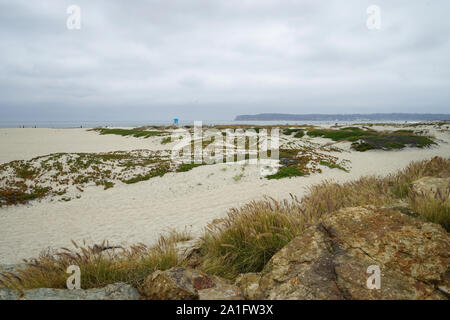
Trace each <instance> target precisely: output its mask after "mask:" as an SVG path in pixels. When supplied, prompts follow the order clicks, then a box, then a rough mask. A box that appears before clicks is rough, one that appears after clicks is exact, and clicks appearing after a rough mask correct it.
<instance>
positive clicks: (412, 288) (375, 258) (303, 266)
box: [241, 207, 450, 299]
mask: <svg viewBox="0 0 450 320" xmlns="http://www.w3.org/2000/svg"><path fill="white" fill-rule="evenodd" d="M449 254H450V237H449V234H448V233H447V232H446V231H445V230H444V229H443V228H442V227H441V226H439V225H437V224H433V223H427V222H424V221H421V220H419V219H415V218H413V217H410V216H408V215H405V214H402V213H400V212H398V211H394V210H391V209H386V208H384V209H380V208H374V207H355V208H345V209H342V210H339V211H337V212H335V213H333V214H331V215H330V216H328V217H327V218H325V219H324V221H323V222H322V223H321V224H319V225H316V226H313V227H310V228H309V229H307V230H306V231H305V232H304V233H303V234H302V235H301V236H299V237H297V238H295V239H294V240H292V241H291V242H290V243H289V244H288V245H287V246H285V247H284V248H283V249H281V250H280V251H279V252H278V253H276V254H275V255H274V256H273V257H272V259H271V260H270V261H269V263H268V264H267V265H266V267H265V268H264V270H263V271H262V272H261V276H260V278H259V279H256V281H257V282H256V286H257V288H256V289H255V278H252V279H253V280H252V281H247V282H244V283H248V284H249V285H251V286H253V288H248V287H247V288H246V287H245V285H244V286H243V287H242V286H241V289H242V290H243V291H244V292H248V290H249V289H251V290H250V292H253V293H252V294H251V298H254V299H447V298H448V297H449V287H450V286H449V283H450V270H449V265H450V258H449ZM370 266H372V267H371V268H373V266H376V267H378V268H379V269H380V271H381V277H380V280H381V286H380V289H376V288H375V289H374V288H372V289H369V287H368V285H369V284H370V283H368V278H369V277H371V275H372V272H373V269H372V270H371V269H369V270H368V268H369V267H370ZM368 271H370V273H368ZM370 282H371V283H372V280H370Z"/></svg>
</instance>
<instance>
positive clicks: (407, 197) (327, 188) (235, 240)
mask: <svg viewBox="0 0 450 320" xmlns="http://www.w3.org/2000/svg"><path fill="white" fill-rule="evenodd" d="M449 170H450V158H449V159H442V158H439V157H435V158H433V159H432V160H429V161H420V162H414V163H411V164H410V165H409V166H408V167H407V168H406V169H404V170H402V171H400V172H398V173H396V174H393V175H390V176H388V177H385V178H378V177H374V176H369V177H363V178H361V179H359V180H356V181H352V182H347V183H344V184H337V183H329V182H324V183H321V184H319V185H315V186H313V187H312V188H311V189H310V190H311V191H310V193H309V194H308V195H307V196H305V197H304V198H302V199H301V200H298V199H297V198H295V197H294V198H293V199H292V201H287V200H285V201H283V202H277V201H275V200H273V199H268V200H263V201H253V202H251V203H249V204H247V205H245V206H243V207H241V208H239V209H232V210H231V211H230V213H229V215H228V217H227V218H225V219H223V221H221V222H220V223H214V224H211V225H210V226H208V228H207V230H206V233H205V236H204V237H203V245H202V254H203V256H204V258H203V264H202V268H203V270H205V271H207V272H209V273H212V274H216V275H220V276H223V277H227V278H230V279H232V278H234V277H236V276H237V275H238V274H239V273H246V272H259V271H261V270H262V268H263V267H264V265H265V264H266V263H267V261H268V260H269V259H270V258H271V257H272V255H273V254H274V253H275V252H277V251H278V250H280V249H281V248H282V247H283V246H284V245H285V244H287V243H288V242H289V241H290V240H291V239H293V238H294V237H296V236H297V235H299V234H300V233H301V232H302V231H303V230H304V229H305V228H307V227H308V226H309V225H311V224H315V223H318V222H320V220H321V218H322V217H323V216H325V215H328V214H332V213H333V212H335V211H337V210H339V209H341V208H345V207H355V206H363V205H376V206H379V205H380V204H382V205H390V204H393V203H395V202H397V201H399V200H403V201H406V202H407V203H409V204H410V205H411V207H412V208H413V210H414V211H415V212H417V214H418V215H419V216H421V217H422V218H423V219H426V220H427V221H430V222H434V223H440V224H441V225H442V226H443V227H444V228H446V230H447V231H450V229H449V221H450V201H449V200H448V190H447V193H445V194H444V193H443V192H442V193H441V196H438V197H433V198H426V197H424V196H423V195H419V194H415V193H413V192H411V191H410V188H409V186H410V184H411V182H413V181H415V180H417V179H420V178H421V177H424V176H435V177H449V176H450V171H449Z"/></svg>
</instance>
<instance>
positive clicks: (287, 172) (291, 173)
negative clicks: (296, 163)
mask: <svg viewBox="0 0 450 320" xmlns="http://www.w3.org/2000/svg"><path fill="white" fill-rule="evenodd" d="M304 175H306V173H304V172H303V171H300V170H299V169H298V168H297V167H284V168H280V169H279V170H278V171H277V173H274V174H271V175H268V176H266V178H267V179H269V180H271V179H281V178H292V177H301V176H304Z"/></svg>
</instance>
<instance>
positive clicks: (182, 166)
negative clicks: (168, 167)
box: [177, 163, 203, 172]
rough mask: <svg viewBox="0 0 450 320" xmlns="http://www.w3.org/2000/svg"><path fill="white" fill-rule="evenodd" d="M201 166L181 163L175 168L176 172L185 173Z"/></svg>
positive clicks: (199, 164)
mask: <svg viewBox="0 0 450 320" xmlns="http://www.w3.org/2000/svg"><path fill="white" fill-rule="evenodd" d="M201 165H203V164H202V163H182V164H180V166H179V167H178V168H177V172H186V171H190V170H192V169H194V168H197V167H199V166H201Z"/></svg>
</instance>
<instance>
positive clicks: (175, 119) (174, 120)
mask: <svg viewBox="0 0 450 320" xmlns="http://www.w3.org/2000/svg"><path fill="white" fill-rule="evenodd" d="M173 124H174V125H175V126H178V118H173Z"/></svg>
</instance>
